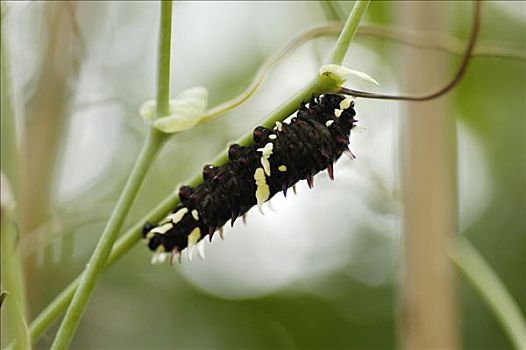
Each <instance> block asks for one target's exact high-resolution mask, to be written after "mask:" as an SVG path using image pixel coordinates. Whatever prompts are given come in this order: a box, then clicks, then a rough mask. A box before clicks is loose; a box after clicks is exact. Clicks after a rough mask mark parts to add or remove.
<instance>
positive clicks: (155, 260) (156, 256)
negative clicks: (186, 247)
mask: <svg viewBox="0 0 526 350" xmlns="http://www.w3.org/2000/svg"><path fill="white" fill-rule="evenodd" d="M168 255H170V253H166V252H155V253H153V255H152V260H151V263H152V265H157V264H162V263H163V262H164V261H165V260H166V258H167V257H168Z"/></svg>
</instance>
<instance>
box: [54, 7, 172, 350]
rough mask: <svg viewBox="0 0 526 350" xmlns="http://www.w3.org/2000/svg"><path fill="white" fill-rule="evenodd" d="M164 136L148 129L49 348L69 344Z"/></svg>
mask: <svg viewBox="0 0 526 350" xmlns="http://www.w3.org/2000/svg"><path fill="white" fill-rule="evenodd" d="M171 16H172V2H171V1H163V2H161V23H160V34H159V41H160V43H159V65H158V73H157V91H158V93H157V117H162V116H165V115H167V114H168V111H169V94H170V67H169V65H170V46H171V45H170V41H171V31H172V20H171ZM165 138H166V135H165V134H163V133H161V132H160V131H159V130H157V129H155V128H153V127H150V131H149V133H148V136H147V138H146V141H145V143H144V145H143V147H142V149H141V152H140V153H139V156H138V158H137V160H136V162H135V165H134V167H133V169H132V171H131V173H130V176H129V178H128V181H127V182H126V184H125V186H124V189H123V191H122V193H121V195H120V197H119V199H118V201H117V204H116V205H115V208H114V210H113V213H112V215H111V217H110V219H109V221H108V223H107V225H106V227H105V229H104V231H103V233H102V235H101V237H100V239H99V242H98V243H97V246H96V247H95V250H94V252H93V254H92V256H91V258H90V260H89V262H88V264H87V266H86V269H85V270H84V272H83V273H82V275H81V276H80V280H79V283H78V286H77V288H76V290H75V293H74V295H73V298H72V300H71V303H70V305H69V308H68V310H67V311H66V315H65V316H64V319H63V320H62V323H61V325H60V328H59V330H58V332H57V335H56V337H55V339H54V341H53V344H52V345H51V349H53V350H59V349H67V348H68V347H69V345H70V344H71V341H72V339H73V335H74V334H75V331H76V329H77V327H78V324H79V322H80V319H81V317H82V315H83V313H84V311H85V309H86V306H87V304H88V301H89V299H90V297H91V294H92V292H93V289H94V288H95V285H96V282H97V280H98V278H99V275H100V274H101V272H102V271H103V268H104V266H105V265H106V261H107V259H108V257H109V255H110V252H111V249H112V246H113V243H114V242H115V240H116V238H117V235H118V234H119V232H120V230H121V228H122V225H123V223H124V219H125V218H126V216H127V214H128V212H129V210H130V208H131V206H132V204H133V202H134V200H135V197H136V196H137V193H138V191H139V188H140V186H141V184H142V183H143V180H144V177H145V175H146V173H147V171H148V170H149V167H150V164H151V163H152V162H153V160H154V159H155V157H156V155H157V153H158V151H159V149H160V148H161V146H162V144H163V141H164V140H165Z"/></svg>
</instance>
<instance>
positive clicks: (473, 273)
mask: <svg viewBox="0 0 526 350" xmlns="http://www.w3.org/2000/svg"><path fill="white" fill-rule="evenodd" d="M450 256H451V258H452V259H453V261H454V262H455V264H456V265H457V266H458V268H459V269H460V271H462V273H463V274H464V276H466V278H467V280H468V281H469V282H471V285H472V286H473V287H474V288H475V290H476V291H477V292H478V293H479V294H480V296H481V297H482V298H483V299H484V301H485V302H486V304H487V305H488V306H489V307H490V309H491V310H492V311H493V313H494V314H495V316H496V317H497V319H498V320H499V322H500V324H501V325H502V327H503V329H504V331H505V332H506V333H507V334H508V337H509V338H510V340H511V342H512V343H513V345H514V346H515V348H516V349H518V350H519V349H526V321H525V319H524V316H523V315H522V314H521V312H520V308H519V305H517V303H516V302H515V300H514V299H513V297H512V296H511V294H510V293H509V291H508V290H507V289H506V286H505V285H504V283H502V281H501V280H500V279H499V276H498V275H497V274H496V273H495V272H494V271H493V270H492V269H491V266H489V265H488V263H487V262H486V261H485V260H484V258H483V257H482V255H480V253H479V252H478V251H477V250H476V249H475V248H474V247H473V246H472V245H471V243H470V242H469V241H468V240H467V239H466V238H464V237H462V236H458V238H457V239H456V242H455V246H454V249H453V252H452V254H450Z"/></svg>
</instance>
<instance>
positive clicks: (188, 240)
mask: <svg viewBox="0 0 526 350" xmlns="http://www.w3.org/2000/svg"><path fill="white" fill-rule="evenodd" d="M355 115H356V112H355V110H354V102H353V101H352V100H351V99H350V98H346V97H344V96H341V95H329V94H326V95H323V96H320V97H319V98H314V97H313V98H312V100H311V101H310V103H309V105H308V107H307V106H306V105H305V103H302V105H301V106H300V108H299V110H298V113H297V116H296V117H294V118H292V119H291V121H290V122H289V123H280V122H276V126H275V127H274V128H273V129H272V130H270V129H266V128H264V127H261V126H258V127H256V129H255V130H254V134H253V135H254V143H253V144H252V145H249V146H246V147H242V146H240V145H237V144H233V145H232V146H230V148H229V150H228V158H229V159H230V161H229V162H228V163H226V164H224V165H222V166H219V167H215V166H212V165H205V167H204V168H203V179H204V182H203V183H202V184H201V185H199V186H197V187H196V188H191V187H189V186H182V187H181V188H180V189H179V198H180V200H181V202H180V204H179V205H177V207H175V209H174V210H173V211H172V212H171V213H170V214H169V215H168V216H167V217H166V218H165V219H164V220H163V221H161V222H160V223H159V224H158V225H152V224H151V223H146V224H145V225H144V228H143V236H144V239H145V240H146V241H147V243H148V247H149V248H150V249H151V250H153V251H155V252H157V253H165V252H171V253H172V259H174V258H175V257H180V253H181V251H182V250H183V249H185V248H187V247H189V248H191V247H192V246H194V245H196V244H197V242H199V241H200V240H202V239H203V238H205V236H206V235H208V237H209V239H210V240H212V236H213V235H214V233H215V232H216V231H217V230H221V228H222V227H223V225H224V224H225V223H226V222H227V221H228V220H231V224H232V225H234V222H235V220H236V218H238V217H239V216H243V215H244V214H245V213H246V212H247V211H248V210H249V209H250V208H252V207H253V206H255V205H258V207H259V209H260V211H261V205H262V204H263V202H265V201H267V200H269V199H270V198H272V196H274V195H275V194H276V193H278V192H280V191H283V194H284V195H285V196H286V194H287V189H288V188H289V187H291V186H293V185H294V184H296V182H298V181H299V180H307V182H308V184H309V187H312V185H313V179H312V177H313V176H314V175H315V174H316V173H318V172H320V171H321V170H324V169H327V171H328V174H329V177H330V178H331V180H332V179H333V163H334V162H335V161H336V160H337V159H338V158H339V157H340V156H341V155H342V153H344V152H347V153H349V155H350V156H351V157H353V156H352V153H351V152H350V151H349V148H348V145H349V137H350V134H351V129H352V128H353V127H354V124H355V123H356V120H355V119H354V116H355ZM220 232H221V234H222V231H220ZM198 248H199V246H198ZM198 251H199V253H200V255H201V251H200V249H199V250H198ZM161 255H163V254H161ZM164 257H166V255H164ZM163 259H164V258H163ZM163 259H160V260H161V261H162V260H163Z"/></svg>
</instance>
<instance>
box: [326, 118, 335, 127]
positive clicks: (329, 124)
mask: <svg viewBox="0 0 526 350" xmlns="http://www.w3.org/2000/svg"><path fill="white" fill-rule="evenodd" d="M333 123H334V120H332V119H331V120H327V122H326V123H325V126H327V127H329V126H331V125H332V124H333Z"/></svg>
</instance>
